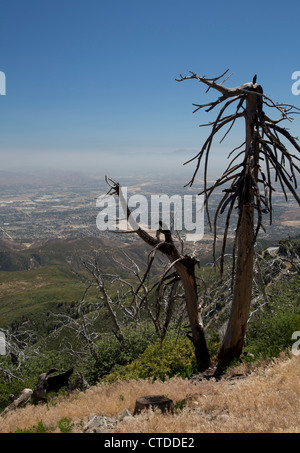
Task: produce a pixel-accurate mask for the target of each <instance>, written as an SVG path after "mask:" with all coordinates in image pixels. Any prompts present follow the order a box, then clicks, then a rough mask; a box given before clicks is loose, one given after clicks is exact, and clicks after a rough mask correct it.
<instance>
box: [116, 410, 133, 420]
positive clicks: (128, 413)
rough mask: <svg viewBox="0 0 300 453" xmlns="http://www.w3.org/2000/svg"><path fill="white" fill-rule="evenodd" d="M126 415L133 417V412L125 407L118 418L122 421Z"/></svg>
mask: <svg viewBox="0 0 300 453" xmlns="http://www.w3.org/2000/svg"><path fill="white" fill-rule="evenodd" d="M126 417H132V414H131V413H130V412H129V410H128V409H124V410H123V411H122V412H120V413H119V415H118V420H119V421H122V420H124V418H126Z"/></svg>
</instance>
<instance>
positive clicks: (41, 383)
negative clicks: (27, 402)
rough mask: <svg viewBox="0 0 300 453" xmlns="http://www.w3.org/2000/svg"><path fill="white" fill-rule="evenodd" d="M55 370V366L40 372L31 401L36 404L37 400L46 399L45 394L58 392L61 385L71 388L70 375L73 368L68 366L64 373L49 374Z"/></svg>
mask: <svg viewBox="0 0 300 453" xmlns="http://www.w3.org/2000/svg"><path fill="white" fill-rule="evenodd" d="M56 371H57V369H56V368H51V369H50V370H49V371H47V373H42V374H40V376H39V379H38V382H37V384H36V386H35V388H34V389H33V392H32V395H31V397H32V401H33V403H34V404H37V403H38V402H39V401H46V400H47V394H48V393H50V392H58V391H59V390H60V389H61V388H62V387H66V389H67V390H71V383H70V376H71V375H72V373H73V371H74V369H73V368H70V369H69V370H68V371H65V372H64V373H60V374H56V375H54V376H51V374H53V373H55V372H56Z"/></svg>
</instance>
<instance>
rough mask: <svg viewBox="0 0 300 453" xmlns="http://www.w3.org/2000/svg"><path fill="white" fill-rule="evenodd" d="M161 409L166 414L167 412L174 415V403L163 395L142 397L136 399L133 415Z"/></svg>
mask: <svg viewBox="0 0 300 453" xmlns="http://www.w3.org/2000/svg"><path fill="white" fill-rule="evenodd" d="M155 408H157V409H160V410H161V412H162V413H163V414H164V413H166V412H170V413H172V414H173V413H174V409H175V406H174V402H173V400H171V399H170V398H167V397H165V396H163V395H151V396H141V397H139V398H137V399H136V402H135V408H134V412H133V415H137V414H140V413H141V412H142V411H143V410H149V409H152V410H154V409H155Z"/></svg>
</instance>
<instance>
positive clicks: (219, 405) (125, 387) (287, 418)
mask: <svg viewBox="0 0 300 453" xmlns="http://www.w3.org/2000/svg"><path fill="white" fill-rule="evenodd" d="M231 373H243V374H244V376H243V379H236V378H230V375H227V376H226V377H225V378H223V379H222V380H220V381H218V382H216V381H215V380H209V381H207V380H205V381H197V382H196V383H195V382H193V381H189V380H183V379H177V378H176V379H175V378H173V379H170V380H168V381H166V382H161V381H155V382H154V383H151V381H142V380H140V381H130V382H116V383H113V384H107V383H105V384H104V383H102V384H99V385H97V386H94V387H92V388H90V389H89V390H87V391H86V392H85V393H77V394H73V395H71V396H69V397H67V398H66V397H65V398H62V397H58V398H56V399H54V400H53V402H52V403H51V404H49V405H48V406H47V405H39V406H32V405H29V406H27V407H25V408H23V409H18V410H16V411H15V412H13V413H10V414H7V415H6V416H4V417H2V418H0V432H2V433H7V432H15V431H16V430H17V428H20V429H23V430H24V429H28V428H30V427H32V426H33V425H37V423H38V422H39V421H42V422H43V424H44V425H45V426H48V427H55V426H56V427H57V422H58V421H59V420H61V419H62V418H64V417H68V418H69V419H71V420H72V422H73V423H74V428H73V432H83V429H82V426H83V425H84V424H85V423H86V421H87V420H88V416H89V415H90V414H92V413H93V414H96V415H106V416H108V417H117V415H118V414H119V413H120V412H121V411H122V410H123V409H124V408H127V409H129V410H130V411H133V409H134V404H135V400H136V398H137V397H139V396H144V395H157V394H161V395H166V396H168V397H169V398H171V399H173V400H174V402H175V403H176V402H179V401H182V400H185V401H186V406H185V407H184V408H183V409H182V410H181V411H178V412H177V413H176V414H175V415H162V414H161V413H159V412H156V411H155V412H151V411H150V412H145V413H143V414H141V415H137V416H135V417H127V418H125V419H124V420H123V421H122V422H119V423H118V425H117V428H116V429H115V431H110V432H121V433H133V432H135V433H232V432H236V433H254V432H255V433H287V432H289V433H299V432H300V424H299V415H300V398H299V396H300V380H299V376H300V356H298V357H296V356H293V357H291V358H287V357H286V356H284V357H283V356H282V357H281V358H279V359H277V360H274V361H272V363H269V364H267V365H266V364H265V365H264V366H260V367H256V368H254V367H253V365H252V366H250V367H249V366H248V367H247V366H245V365H241V366H240V367H238V368H236V369H235V370H231ZM52 429H54V428H52ZM56 431H57V429H56Z"/></svg>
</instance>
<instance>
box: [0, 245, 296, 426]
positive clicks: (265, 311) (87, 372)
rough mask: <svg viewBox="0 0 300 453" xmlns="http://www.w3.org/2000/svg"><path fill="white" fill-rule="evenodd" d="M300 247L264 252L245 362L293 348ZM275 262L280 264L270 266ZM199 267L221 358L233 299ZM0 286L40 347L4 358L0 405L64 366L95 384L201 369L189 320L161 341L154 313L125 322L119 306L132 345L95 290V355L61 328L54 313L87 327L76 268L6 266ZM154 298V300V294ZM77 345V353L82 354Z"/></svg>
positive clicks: (89, 313)
mask: <svg viewBox="0 0 300 453" xmlns="http://www.w3.org/2000/svg"><path fill="white" fill-rule="evenodd" d="M299 246H300V240H299V239H297V240H293V241H291V240H287V241H281V243H280V244H279V250H280V257H281V258H280V260H278V261H277V262H276V263H275V262H274V257H273V256H271V255H270V254H268V253H267V252H266V253H265V256H264V259H265V268H264V267H263V266H262V271H263V273H264V275H263V278H264V290H265V295H266V296H267V299H266V300H264V299H263V298H259V301H258V302H255V303H254V304H253V305H252V306H251V312H253V313H252V315H251V317H250V321H249V322H248V328H247V335H246V341H245V345H244V351H247V352H250V353H251V354H252V355H251V358H249V357H245V359H243V360H256V359H260V358H261V357H274V356H277V355H279V354H280V352H281V351H282V350H284V349H288V348H290V347H291V346H292V344H293V340H292V339H291V336H292V333H293V332H295V331H300V276H299V271H298V270H297V269H299V260H298V258H297V256H299V255H298V253H299ZM287 258H288V261H286V262H287V263H288V266H287V267H285V265H284V264H283V263H284V262H285V261H284V260H285V259H287ZM293 260H294V261H293ZM270 263H273V265H272V266H270ZM287 270H288V272H287ZM200 271H201V272H200ZM200 271H199V273H198V277H199V282H200V284H201V285H202V287H203V292H202V293H201V294H203V293H204V295H205V298H206V299H205V300H204V302H205V303H206V304H208V305H209V307H210V308H209V311H213V315H210V316H209V317H208V318H207V319H206V323H207V324H208V322H207V320H209V321H213V322H211V323H210V324H209V327H208V329H207V342H208V348H209V352H210V355H211V357H212V359H213V360H214V359H215V358H216V354H217V352H218V349H219V346H220V338H219V333H218V332H219V331H220V328H221V327H222V326H223V323H224V319H226V314H225V311H226V310H227V309H228V301H229V300H230V298H229V296H228V294H229V293H228V291H227V290H226V289H225V288H223V283H222V282H221V281H220V280H218V276H217V273H215V272H212V270H211V268H202V270H201V269H200ZM200 280H201V281H200ZM0 287H1V289H2V291H1V296H0V319H1V325H0V327H5V326H10V328H11V329H12V331H14V330H15V331H19V330H20V329H21V330H22V329H23V330H24V331H26V330H27V329H29V328H30V329H32V330H34V333H35V336H34V339H33V340H32V344H31V345H29V346H30V347H31V348H32V351H36V352H37V353H36V354H35V353H34V352H31V354H29V355H28V356H26V357H27V358H26V359H25V360H23V361H19V362H18V363H16V364H14V363H13V357H12V356H11V355H6V356H0V370H5V369H9V370H10V372H11V375H7V374H5V373H4V372H2V371H1V372H0V411H1V409H3V408H5V407H6V406H8V405H9V403H10V401H9V395H10V394H14V395H18V394H19V393H20V392H21V391H22V390H23V389H24V388H34V386H35V384H36V383H37V379H38V376H39V375H40V374H41V373H43V372H45V371H48V370H49V369H50V368H57V369H58V370H59V372H62V371H65V370H67V369H69V368H71V367H73V366H74V367H75V372H74V374H73V376H72V380H73V382H74V380H75V376H76V372H77V371H81V372H82V373H83V375H84V376H85V378H86V380H87V381H88V383H89V384H90V385H93V384H95V383H96V382H98V381H99V380H104V381H114V380H117V379H124V380H128V379H140V378H142V379H146V378H152V379H161V380H165V379H167V378H168V377H173V376H176V375H178V376H181V377H183V378H189V377H190V376H191V375H192V374H193V373H197V367H196V362H195V355H194V350H193V345H192V343H191V341H190V340H189V339H188V338H187V336H186V334H187V329H186V328H185V320H184V319H183V321H182V328H181V329H178V325H175V324H174V323H173V324H172V322H171V324H170V327H169V330H168V334H167V336H166V338H165V339H164V341H161V340H160V338H159V333H158V332H157V331H156V330H155V328H154V326H153V324H152V323H151V322H150V321H149V318H147V317H145V318H143V319H141V320H140V322H139V323H133V322H131V323H130V322H128V321H127V322H125V321H124V319H122V311H121V310H120V308H119V307H118V306H117V305H115V306H114V309H115V311H116V313H117V315H118V316H119V319H120V320H121V322H122V330H123V334H124V337H125V343H124V344H123V345H121V344H120V342H119V341H118V339H117V337H116V335H114V334H113V333H112V327H111V322H110V318H109V316H108V314H107V311H106V309H105V307H104V308H103V307H102V308H101V312H100V316H98V318H97V319H96V318H94V315H95V313H94V312H93V309H94V308H93V304H94V301H95V291H94V290H93V288H92V289H91V292H90V293H88V294H87V295H86V304H87V305H86V311H85V319H86V322H87V325H88V326H89V332H90V333H93V332H94V333H97V334H98V337H97V338H96V337H93V338H94V340H93V348H94V355H92V354H91V352H90V350H89V345H88V344H87V342H86V341H84V339H83V337H82V335H80V334H78V332H77V333H74V332H73V333H72V331H71V330H70V329H69V327H70V325H68V323H66V324H65V325H64V327H60V325H59V323H58V321H57V318H55V317H53V316H51V315H50V313H56V314H60V315H64V316H66V315H67V316H68V319H74V320H75V321H76V322H77V323H78V326H82V324H80V323H81V318H80V317H79V314H78V302H79V301H80V300H81V297H82V293H83V290H84V288H85V285H84V283H83V282H82V279H81V277H80V276H79V274H78V273H75V272H72V270H71V269H70V268H69V267H68V266H61V265H59V266H54V265H46V266H40V267H39V268H37V269H32V270H30V271H28V270H19V271H15V272H4V271H3V272H0ZM202 287H201V288H202ZM112 288H113V291H114V293H113V295H112V297H114V295H115V293H116V291H117V290H118V287H117V285H116V284H115V283H114V284H113V285H111V287H110V290H111V289H112ZM204 290H205V292H204ZM149 301H150V302H151V303H152V300H151V299H149ZM211 308H213V309H214V310H211ZM68 344H69V345H72V349H73V352H72V353H71V351H70V348H69V350H68V347H67V346H68ZM77 350H78V354H75V352H74V351H77ZM27 352H28V351H27ZM27 352H26V354H27ZM21 356H22V354H21ZM14 376H15V377H14ZM120 398H121V395H120ZM182 405H184V402H183V403H182ZM182 407H183V406H182ZM178 409H180V407H178ZM44 428H45V427H43V426H42V425H37V426H35V427H32V430H34V431H28V432H43V431H42V430H43V429H44ZM56 428H57V427H56ZM56 428H55V429H56ZM58 428H59V429H60V430H61V431H62V432H70V430H71V425H70V423H69V422H68V421H67V420H62V421H61V423H60V424H59V426H58Z"/></svg>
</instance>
